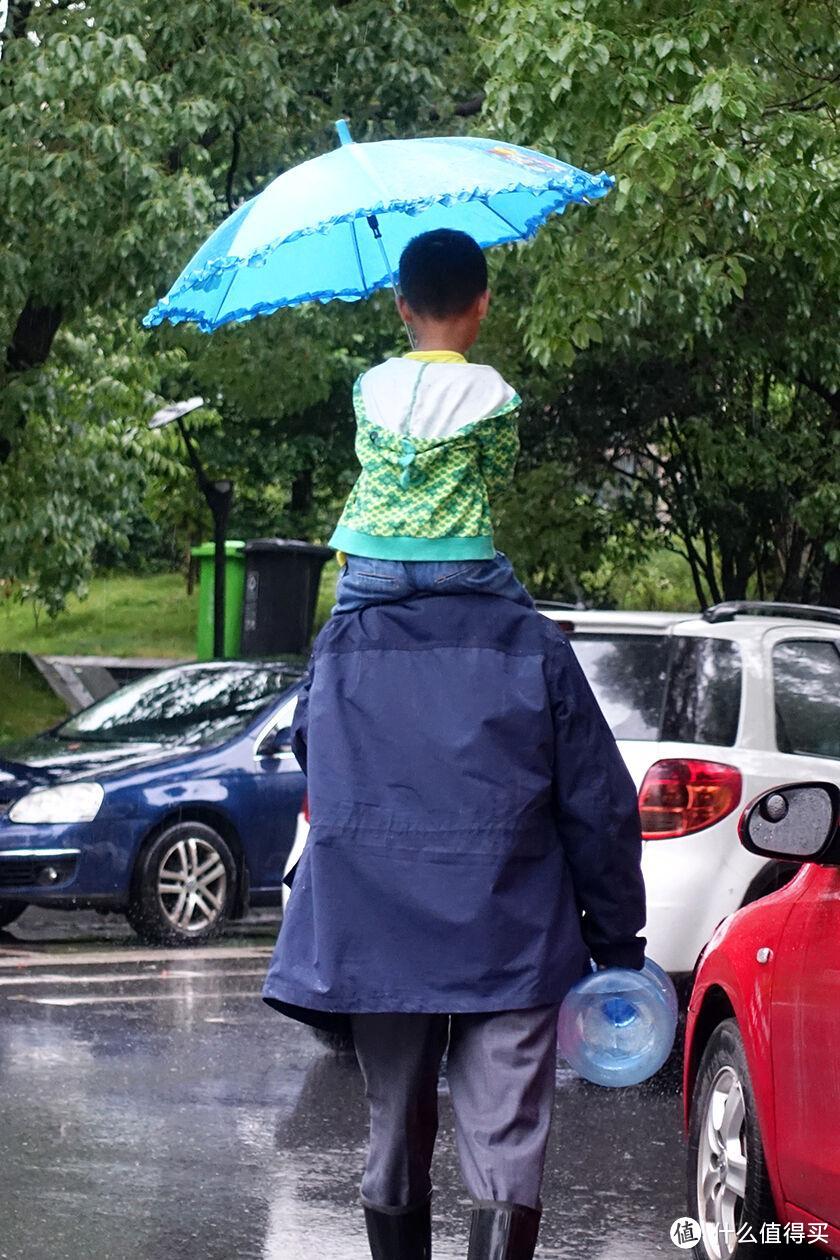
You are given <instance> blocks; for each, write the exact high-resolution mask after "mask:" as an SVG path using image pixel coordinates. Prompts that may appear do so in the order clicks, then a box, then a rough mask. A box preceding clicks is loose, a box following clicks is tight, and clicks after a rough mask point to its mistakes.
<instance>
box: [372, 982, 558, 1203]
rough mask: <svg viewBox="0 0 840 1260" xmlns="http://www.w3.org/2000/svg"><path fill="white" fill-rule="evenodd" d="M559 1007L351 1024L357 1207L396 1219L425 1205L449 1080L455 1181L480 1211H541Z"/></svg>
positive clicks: (384, 1017)
mask: <svg viewBox="0 0 840 1260" xmlns="http://www.w3.org/2000/svg"><path fill="white" fill-rule="evenodd" d="M557 1009H558V1008H557V1007H556V1006H543V1007H539V1008H537V1009H534V1010H525V1011H502V1012H494V1013H491V1014H476V1015H396V1014H395V1015H390V1014H383V1015H354V1016H352V1024H353V1037H354V1040H355V1043H356V1055H357V1057H358V1060H359V1066H360V1067H361V1069H362V1076H363V1077H364V1081H365V1091H366V1094H367V1098H368V1102H369V1104H370V1147H369V1150H368V1160H367V1166H366V1168H365V1173H364V1177H363V1178H362V1201H363V1202H364V1203H365V1204H366V1205H367V1206H368V1207H372V1208H377V1209H378V1210H379V1211H383V1210H384V1211H386V1212H387V1211H391V1212H403V1211H405V1210H407V1209H411V1208H413V1207H416V1206H417V1205H418V1204H420V1203H424V1202H425V1201H426V1200H427V1199H428V1197H429V1195H430V1193H431V1189H432V1183H431V1178H430V1175H429V1168H430V1165H431V1162H432V1152H433V1150H434V1145H435V1137H436V1135H437V1128H438V1075H439V1072H440V1066H441V1061H442V1059H443V1055H444V1053H445V1052H446V1051H447V1046H448V1056H447V1078H448V1081H449V1094H450V1097H451V1100H452V1109H453V1112H454V1115H455V1131H456V1137H457V1142H458V1155H459V1158H460V1162H461V1172H462V1175H463V1179H464V1183H465V1185H466V1188H467V1191H468V1192H469V1194H470V1195H471V1196H472V1198H473V1199H475V1200H476V1201H478V1202H488V1201H489V1202H494V1203H519V1204H522V1205H523V1206H525V1207H532V1208H538V1207H539V1206H540V1187H541V1185H542V1177H543V1167H544V1165H545V1150H546V1144H547V1142H548V1135H549V1130H550V1128H551V1117H552V1112H553V1108H554V1072H555V1062H556V1053H557V1051H556V1039H557Z"/></svg>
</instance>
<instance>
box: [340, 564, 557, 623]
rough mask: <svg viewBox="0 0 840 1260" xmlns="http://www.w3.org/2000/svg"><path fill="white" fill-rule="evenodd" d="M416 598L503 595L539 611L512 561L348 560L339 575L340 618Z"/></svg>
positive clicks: (516, 602) (504, 597)
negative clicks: (425, 596)
mask: <svg viewBox="0 0 840 1260" xmlns="http://www.w3.org/2000/svg"><path fill="white" fill-rule="evenodd" d="M413 595H501V597H502V598H503V599H512V600H513V602H514V603H515V604H522V605H524V607H526V608H533V607H534V601H533V600H532V599H531V596H530V595H529V594H528V592H527V591H526V590H525V587H524V586H523V585H522V584H521V582H519V580H518V579H517V577H516V574H515V573H514V571H513V565H512V564H511V562H510V561H509V560H508V558H507V556H505V555H503V554H502V552H501V551H497V552H496V555H495V557H494V558H493V559H492V560H405V561H403V560H368V559H366V558H365V557H364V556H348V557H347V563H346V564H345V565H344V566H343V567H342V569H341V570H340V572H339V575H338V585H337V586H336V601H337V602H336V604H335V607H334V608H333V610H332V611H333V612H334V613H342V612H357V611H358V610H359V609H360V608H367V607H368V605H370V604H392V603H394V602H395V601H397V600H401V599H410V598H411V596H413Z"/></svg>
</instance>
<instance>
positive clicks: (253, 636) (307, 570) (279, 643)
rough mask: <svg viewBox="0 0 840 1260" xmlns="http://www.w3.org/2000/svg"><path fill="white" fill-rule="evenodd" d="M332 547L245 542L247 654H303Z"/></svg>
mask: <svg viewBox="0 0 840 1260" xmlns="http://www.w3.org/2000/svg"><path fill="white" fill-rule="evenodd" d="M332 554H333V552H332V550H331V549H330V548H329V547H316V546H314V545H313V544H312V543H306V542H297V541H295V540H289V539H286V538H255V539H254V540H253V541H252V542H249V543H246V544H245V598H244V601H243V604H242V644H241V649H240V650H241V652H242V655H243V656H277V655H279V654H282V653H286V652H288V653H303V652H306V650H307V648H308V647H309V640H310V638H311V637H312V627H313V625H314V623H315V607H316V605H317V602H318V587H319V585H320V581H321V570H322V569H323V567H324V565H325V564H326V562H327V560H329V558H330V557H331V556H332Z"/></svg>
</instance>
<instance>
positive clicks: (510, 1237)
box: [467, 1203, 541, 1260]
mask: <svg viewBox="0 0 840 1260" xmlns="http://www.w3.org/2000/svg"><path fill="white" fill-rule="evenodd" d="M540 1215H541V1214H540V1212H538V1211H537V1209H536V1208H530V1207H523V1206H522V1205H521V1204H519V1203H481V1204H478V1205H477V1206H476V1207H474V1208H473V1210H472V1216H471V1217H470V1249H469V1252H468V1257H467V1260H533V1255H534V1248H535V1247H536V1245H537V1234H538V1233H539V1229H540Z"/></svg>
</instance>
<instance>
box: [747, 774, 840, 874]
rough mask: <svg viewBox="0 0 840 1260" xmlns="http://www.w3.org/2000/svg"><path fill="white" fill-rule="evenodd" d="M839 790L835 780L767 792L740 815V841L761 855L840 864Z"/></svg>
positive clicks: (751, 851) (789, 785)
mask: <svg viewBox="0 0 840 1260" xmlns="http://www.w3.org/2000/svg"><path fill="white" fill-rule="evenodd" d="M839 821H840V791H838V789H837V788H836V787H835V786H834V784H832V783H791V784H788V785H787V786H784V787H778V788H774V789H773V791H772V792H765V793H764V794H763V796H759V797H758V798H757V799H756V800H754V801H753V802H752V804H751V805H748V806H747V808H746V809H745V810H744V812H743V814H742V815H741V821H740V824H739V827H738V834H739V836H740V838H741V844H742V845H743V846H744V848H745V849H749V851H750V853H757V854H758V855H759V856H760V857H775V858H785V859H786V860H787V861H788V862H823V863H825V864H826V865H828V866H834V865H840V845H838V844H837V842H836V841H837V830H838V822H839Z"/></svg>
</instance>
